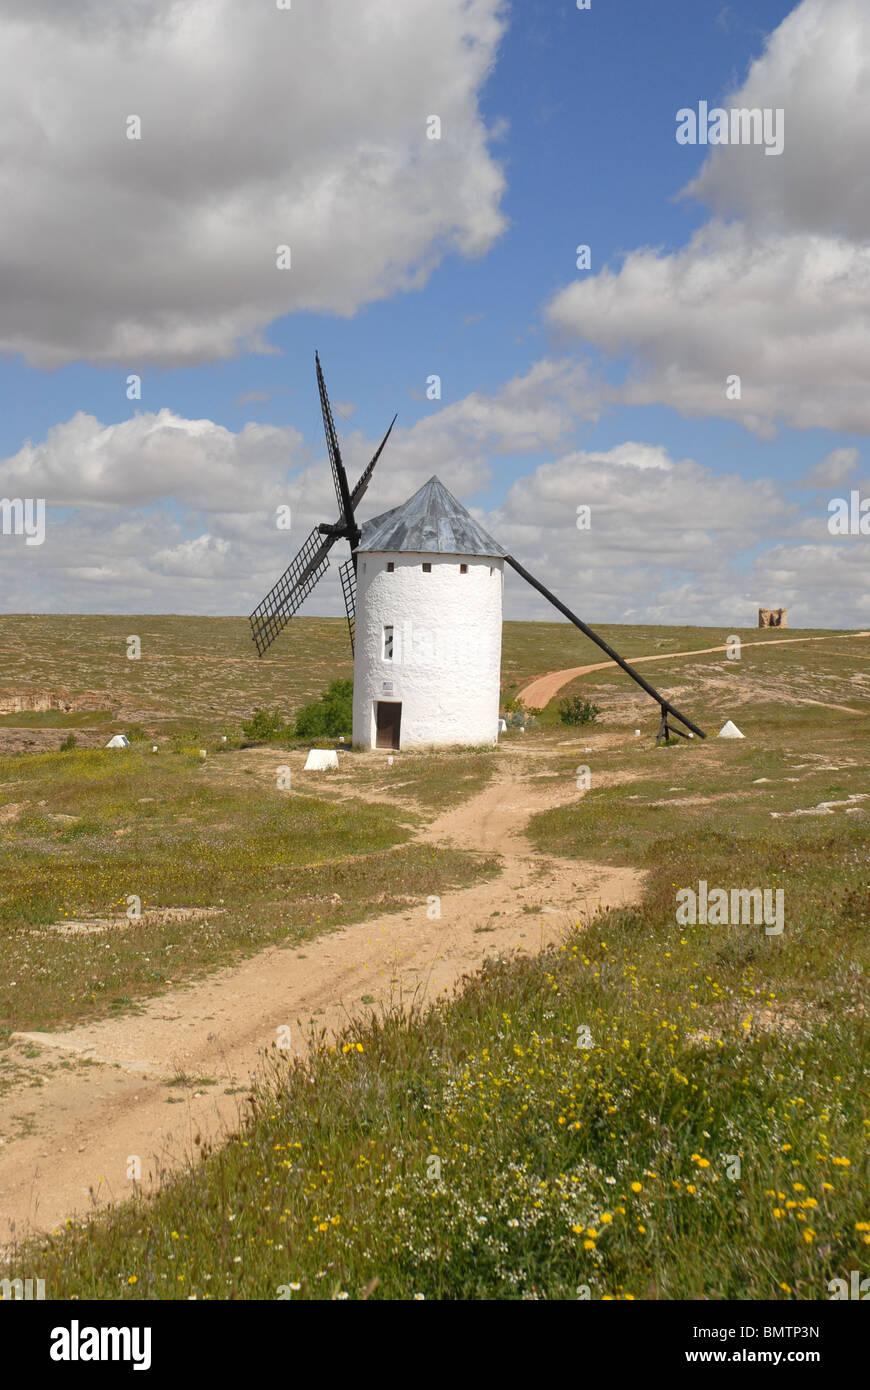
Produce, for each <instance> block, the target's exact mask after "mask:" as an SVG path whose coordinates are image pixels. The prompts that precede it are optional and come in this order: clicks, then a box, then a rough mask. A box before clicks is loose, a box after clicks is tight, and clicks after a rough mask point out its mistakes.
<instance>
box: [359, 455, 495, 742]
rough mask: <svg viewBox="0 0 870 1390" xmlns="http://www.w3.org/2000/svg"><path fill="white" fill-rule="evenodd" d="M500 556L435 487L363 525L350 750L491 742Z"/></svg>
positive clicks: (471, 521) (431, 483)
mask: <svg viewBox="0 0 870 1390" xmlns="http://www.w3.org/2000/svg"><path fill="white" fill-rule="evenodd" d="M504 555H505V551H504V549H503V547H502V546H500V545H499V544H498V542H497V541H494V540H493V538H492V536H489V535H487V533H486V531H484V529H483V527H482V526H480V525H479V524H478V523H477V522H476V521H475V520H474V518H473V517H472V516H471V515H470V514H469V513H468V512H467V511H466V509H465V507H463V505H462V503H461V502H458V501H457V500H456V498H455V497H454V496H453V494H452V493H451V492H448V490H447V488H446V487H445V486H444V484H443V483H441V482H439V480H438V479H437V478H430V479H429V481H428V483H424V485H423V486H422V487H421V488H420V489H419V491H417V492H415V493H414V496H413V497H410V498H409V499H408V501H407V502H405V503H404V504H403V505H402V506H401V507H394V508H393V509H392V511H389V512H384V513H383V515H382V516H376V517H375V518H374V519H373V520H372V521H367V522H366V523H365V525H364V526H363V528H362V538H361V541H360V544H359V545H358V546H357V549H356V561H357V566H356V622H355V642H354V663H353V666H354V689H353V741H354V743H355V744H357V745H358V746H359V747H361V748H372V747H377V748H421V747H438V746H439V745H461V744H465V745H470V746H478V745H481V744H487V743H496V742H497V740H498V703H499V688H500V676H501V627H502V595H503V591H504Z"/></svg>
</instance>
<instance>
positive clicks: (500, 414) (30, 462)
mask: <svg viewBox="0 0 870 1390" xmlns="http://www.w3.org/2000/svg"><path fill="white" fill-rule="evenodd" d="M535 379H537V378H535ZM543 379H544V380H545V381H547V382H548V383H549V384H550V386H553V384H554V383H556V384H557V385H558V388H559V392H561V393H562V397H564V396H565V395H566V394H567V397H568V398H573V393H574V392H579V397H580V399H583V398H584V392H585V389H586V388H585V383H584V380H583V378H582V377H581V378H580V379H579V380H578V379H576V378H575V377H574V376H572V375H571V374H564V373H563V372H562V371H560V370H557V369H556V367H555V366H552V369H551V370H550V371H548V372H545V373H543ZM530 389H531V388H530V385H529V378H528V377H521V378H517V379H516V380H515V381H513V382H509V383H508V384H507V386H506V387H505V388H504V389H503V390H502V391H500V392H498V393H496V395H495V396H493V397H482V396H475V397H473V398H472V397H469V398H467V399H466V400H465V401H461V402H457V403H456V404H455V405H453V406H449V407H446V408H445V409H444V410H443V411H440V412H438V413H436V414H435V415H433V416H432V417H429V418H424V419H423V420H422V421H420V422H419V423H418V424H417V425H415V426H414V427H413V428H411V429H408V430H405V431H398V430H396V431H394V434H393V436H392V438H391V440H390V444H389V445H388V446H387V451H385V454H384V456H383V458H382V460H381V463H380V464H379V466H378V468H377V469H376V470H375V475H374V480H373V483H372V486H371V489H370V491H369V493H368V495H367V497H366V502H365V504H364V506H363V507H362V508H361V519H365V518H367V517H370V516H373V515H375V514H376V513H378V512H380V511H383V510H386V509H387V508H388V507H390V506H394V505H395V504H396V503H398V502H401V501H403V500H404V499H405V498H407V497H408V496H410V494H411V493H412V492H414V491H415V490H416V489H417V488H418V487H419V486H420V484H421V483H422V482H424V481H425V479H426V478H427V477H428V476H429V475H430V474H431V473H432V472H434V471H437V472H438V474H439V475H440V476H441V478H442V480H443V481H444V482H445V484H446V485H447V486H448V487H449V488H450V489H451V490H452V491H453V492H455V493H456V495H457V496H458V497H459V498H460V499H461V500H465V501H466V502H467V501H468V499H470V498H471V497H472V496H473V495H474V494H475V493H477V492H479V491H480V490H482V489H483V488H484V487H485V486H486V485H487V484H488V483H489V482H490V481H491V474H492V465H491V457H492V456H495V457H497V456H498V452H499V450H501V451H503V452H505V453H510V452H515V446H516V444H517V442H518V441H519V440H533V441H536V442H535V443H534V449H535V452H537V453H538V455H546V454H548V453H550V452H551V450H550V448H549V445H548V443H547V442H546V439H542V438H540V437H538V435H536V432H535V421H536V420H537V415H536V413H535V411H534V410H533V409H532V405H531V401H530V400H529V398H528V392H529V390H530ZM559 392H557V394H558V393H559ZM550 428H552V427H549V428H548V429H547V430H544V431H543V434H544V435H545V436H546V437H547V438H549V433H550ZM342 446H343V453H344V456H345V459H346V460H347V463H348V469H349V472H350V474H351V476H352V477H353V478H355V477H356V476H357V475H358V473H359V472H360V471H361V469H362V467H363V466H364V464H365V463H366V462H367V460H368V459H369V457H370V456H371V454H372V452H373V450H374V447H375V441H373V440H369V439H367V438H366V437H364V436H363V435H362V433H361V432H360V431H359V430H355V431H353V432H352V433H351V434H348V435H344V437H343V440H342ZM448 446H452V452H450V450H449V449H448ZM433 454H434V455H435V456H436V461H435V462H434V466H433ZM853 455H854V451H852V450H834V451H833V452H832V453H831V454H830V455H828V457H827V458H826V459H825V460H822V462H821V464H819V465H816V468H817V469H821V470H823V471H825V473H826V476H828V477H831V478H833V477H834V476H835V475H836V474H838V473H842V470H843V469H844V468H846V467H847V466H850V467H852V466H854V465H855V463H856V461H857V460H856V459H855V458H854V457H853ZM811 471H812V470H811ZM808 476H809V475H808ZM789 494H790V489H789V488H788V487H787V486H786V485H785V484H781V483H778V482H774V481H772V480H770V479H756V480H746V479H743V478H742V477H740V476H739V475H738V474H733V473H732V474H720V473H716V472H714V471H713V470H712V469H711V468H710V467H708V466H707V465H705V464H702V463H700V462H698V461H697V460H694V459H690V458H686V459H675V458H673V457H672V456H671V455H670V453H669V452H668V450H667V449H666V448H665V447H663V446H662V445H660V444H650V443H644V442H641V441H626V442H625V443H622V444H618V445H616V446H614V447H613V448H611V449H608V450H603V451H586V450H572V451H570V452H567V453H559V454H558V455H557V457H556V458H555V459H552V460H550V461H546V462H542V463H541V464H540V465H539V466H538V467H536V468H535V469H534V470H533V471H531V472H529V473H528V474H526V475H525V476H523V477H521V478H518V479H517V480H516V481H515V482H514V483H513V484H512V485H511V487H510V488H509V489H508V492H507V494H506V496H505V498H504V501H503V502H502V503H501V505H500V506H498V507H496V508H493V509H491V510H489V511H485V510H481V509H478V508H475V509H474V511H475V515H476V516H478V518H479V519H480V521H481V522H482V523H483V524H484V526H486V528H487V529H488V530H489V531H490V532H491V533H492V534H493V535H494V536H495V537H496V538H497V539H498V540H499V541H501V543H502V544H503V545H504V546H505V547H506V548H507V549H508V550H510V551H511V552H512V553H513V554H515V555H516V557H517V559H518V560H519V561H520V562H521V563H522V564H524V565H526V567H527V568H528V569H529V570H530V571H531V572H532V573H533V574H535V575H536V576H537V577H538V578H539V579H541V580H542V581H543V582H544V583H545V584H547V585H548V586H549V587H550V588H551V589H552V590H553V591H554V592H555V593H556V594H557V595H558V596H559V597H560V598H561V599H562V600H563V601H564V602H565V603H567V604H568V606H569V607H573V608H574V609H575V611H577V612H578V613H579V614H580V616H581V617H583V618H585V619H586V620H587V621H592V622H593V623H594V622H596V621H597V622H601V621H605V620H606V621H623V622H641V621H645V622H665V623H701V624H711V623H716V624H718V623H722V624H734V625H743V624H746V623H749V624H752V623H754V620H755V609H756V608H757V607H758V605H759V604H760V603H763V604H765V605H766V606H778V605H779V604H785V605H786V606H788V607H789V608H791V609H793V610H794V619H793V621H794V622H798V621H799V622H800V623H801V625H826V624H830V625H836V626H843V625H850V624H852V625H855V624H859V623H862V624H863V623H866V622H867V621H868V600H867V598H866V597H865V596H866V595H867V594H868V593H870V547H868V544H867V541H866V538H861V537H844V538H836V537H832V536H830V535H829V533H828V531H827V520H828V514H827V510H826V507H825V506H824V505H823V503H822V502H818V501H817V500H816V499H814V498H813V497H812V495H811V494H809V493H808V492H805V493H804V494H803V500H802V501H801V503H800V504H798V503H797V502H795V501H793V500H791V499H790V495H789ZM21 495H24V496H45V497H46V498H47V501H48V505H49V511H48V515H47V528H46V539H45V543H44V545H42V546H35V547H26V546H25V545H24V541H23V538H22V537H3V538H0V592H2V594H3V607H4V608H5V609H6V610H7V611H33V610H34V609H36V610H47V611H71V612H76V611H81V612H133V613H136V612H188V613H191V612H193V613H203V614H214V615H216V614H224V613H246V612H249V611H250V610H251V609H252V608H253V607H254V606H255V604H256V603H257V602H258V601H259V599H260V598H261V597H262V596H263V594H264V593H265V592H266V591H267V590H268V589H269V588H271V586H272V584H273V583H274V582H275V580H276V579H277V578H278V576H279V575H280V574H281V573H282V571H283V570H284V568H285V567H286V565H287V564H288V562H289V560H290V559H291V558H292V556H293V555H294V554H295V553H296V551H297V550H298V549H299V546H300V545H301V543H302V541H303V539H304V538H305V536H306V535H307V534H308V532H309V531H310V530H311V529H312V527H314V526H315V525H317V524H318V523H319V522H321V521H324V520H329V519H333V518H334V516H335V513H336V506H335V498H334V495H333V489H332V480H331V477H330V472H329V468H328V464H327V461H326V458H325V457H323V456H320V457H318V458H311V457H310V456H309V453H308V451H307V450H306V449H305V448H304V447H303V446H302V444H301V442H300V440H299V437H298V436H297V435H295V432H294V431H292V430H283V431H281V430H275V429H272V428H271V427H263V426H250V425H249V426H246V427H245V429H243V430H240V431H239V432H238V433H237V434H233V433H232V431H229V430H226V429H223V428H222V427H220V426H217V425H214V424H213V423H212V422H211V421H207V420H206V421H203V420H197V421H185V420H183V419H181V418H180V417H178V416H174V415H172V414H171V413H170V412H160V413H159V414H158V415H140V416H136V417H134V418H133V420H130V421H125V422H124V423H123V425H121V426H104V425H101V424H100V422H99V421H97V420H94V419H93V417H89V416H84V415H78V416H75V417H74V418H73V420H71V421H69V422H67V423H66V424H64V425H58V426H56V427H55V429H53V430H52V431H50V432H49V437H48V439H47V440H46V441H44V442H43V443H42V444H38V445H36V446H32V445H28V446H26V448H25V449H24V450H21V451H20V452H19V454H17V455H16V456H14V458H12V459H10V460H6V461H5V462H3V463H0V496H21ZM285 503H289V504H290V505H291V507H292V511H293V529H292V531H291V532H289V533H288V532H287V531H283V530H282V531H279V530H278V529H277V527H276V516H275V507H276V506H278V505H280V504H285ZM580 504H583V505H586V506H589V507H591V514H592V525H591V529H590V530H588V531H587V530H582V531H581V530H578V529H577V525H576V518H577V507H578V505H580ZM772 536H775V537H776V538H777V541H776V544H775V545H774V546H770V538H771V537H772ZM345 553H346V551H345V547H344V545H343V544H341V545H339V546H338V547H337V548H336V551H335V558H337V559H340V558H343V555H344V554H345ZM342 611H343V609H342V600H341V594H340V591H339V587H338V581H337V577H336V570H335V567H333V568H332V569H331V570H330V571H329V572H328V575H327V577H326V579H325V580H324V581H323V583H321V584H320V585H319V586H318V588H317V591H316V593H315V595H314V596H313V598H312V599H311V601H310V602H309V603H308V604H307V605H306V607H305V612H308V613H315V614H316V613H334V614H337V613H341V612H342ZM507 615H508V617H512V618H520V617H536V618H545V619H546V618H551V617H555V614H554V613H553V610H552V609H550V608H549V606H548V605H547V604H546V603H545V602H544V601H543V600H542V599H540V598H539V596H538V595H536V594H535V593H534V592H533V591H532V590H531V589H529V588H528V587H527V586H526V585H524V584H522V583H521V582H520V581H518V580H517V579H515V578H513V577H511V578H510V579H509V582H508V589H507ZM798 615H800V616H799V617H798ZM629 655H630V654H629Z"/></svg>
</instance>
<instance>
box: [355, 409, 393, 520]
mask: <svg viewBox="0 0 870 1390" xmlns="http://www.w3.org/2000/svg"><path fill="white" fill-rule="evenodd" d="M398 418H399V417H398V415H394V416H393V418H392V420H391V421H390V428H389V429H388V430H387V432H386V434H385V435H384V437H383V439H382V440H381V442H380V445H379V446H378V449H377V452H376V454H375V456H374V458H373V459H372V461H371V463H370V464H369V465H368V467H367V468H366V470H365V472H364V473H361V474H360V477H359V482H358V483H357V485H356V487H355V488H354V490H353V492H352V493H351V496H350V500H351V503H352V504H353V507H354V508H356V507H358V506H359V504H360V502H361V501H362V499H363V498H364V497H365V494H366V489H367V488H368V485H369V483H370V482H371V476H372V474H373V473H374V471H375V464H376V463H377V461H378V459H379V458H380V456H381V454H382V453H383V449H384V445H385V444H386V442H387V440H388V439H389V437H390V435H391V434H392V433H393V425H394V424H395V423H396V421H397V420H398Z"/></svg>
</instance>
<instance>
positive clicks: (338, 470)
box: [315, 354, 359, 550]
mask: <svg viewBox="0 0 870 1390" xmlns="http://www.w3.org/2000/svg"><path fill="white" fill-rule="evenodd" d="M315 361H316V363H317V388H318V390H319V392H320V412H321V414H322V416H323V429H324V432H325V434H326V447H327V449H328V450H329V462H330V465H331V467H332V481H333V484H334V485H335V497H336V501H337V502H338V510H339V525H342V526H346V527H347V530H348V539H349V540H350V547H351V550H353V549H354V548H355V547H356V546H357V545H358V544H359V531H358V529H357V526H356V522H355V521H354V516H353V504H352V502H351V498H350V487H349V485H348V481H347V473H346V472H345V471H344V464H343V463H342V459H341V450H340V449H339V447H338V435H337V434H336V432H335V421H334V420H333V418H332V406H331V405H330V404H329V396H328V395H327V394H326V382H325V381H324V379H323V368H322V367H321V365H320V357H319V356H318V355H317V354H315Z"/></svg>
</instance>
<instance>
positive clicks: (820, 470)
mask: <svg viewBox="0 0 870 1390" xmlns="http://www.w3.org/2000/svg"><path fill="white" fill-rule="evenodd" d="M857 463H858V450H857V449H832V450H831V452H830V453H829V454H826V455H825V457H824V458H823V459H821V460H820V461H819V462H818V463H814V464H813V465H812V467H811V468H808V469H807V471H806V472H805V473H804V475H803V477H802V478H801V480H800V482H798V483H796V484H795V486H796V487H813V488H821V487H842V485H843V484H844V483H845V482H847V481H848V479H849V478H851V476H852V474H853V473H854V472H855V467H856V465H857Z"/></svg>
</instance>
